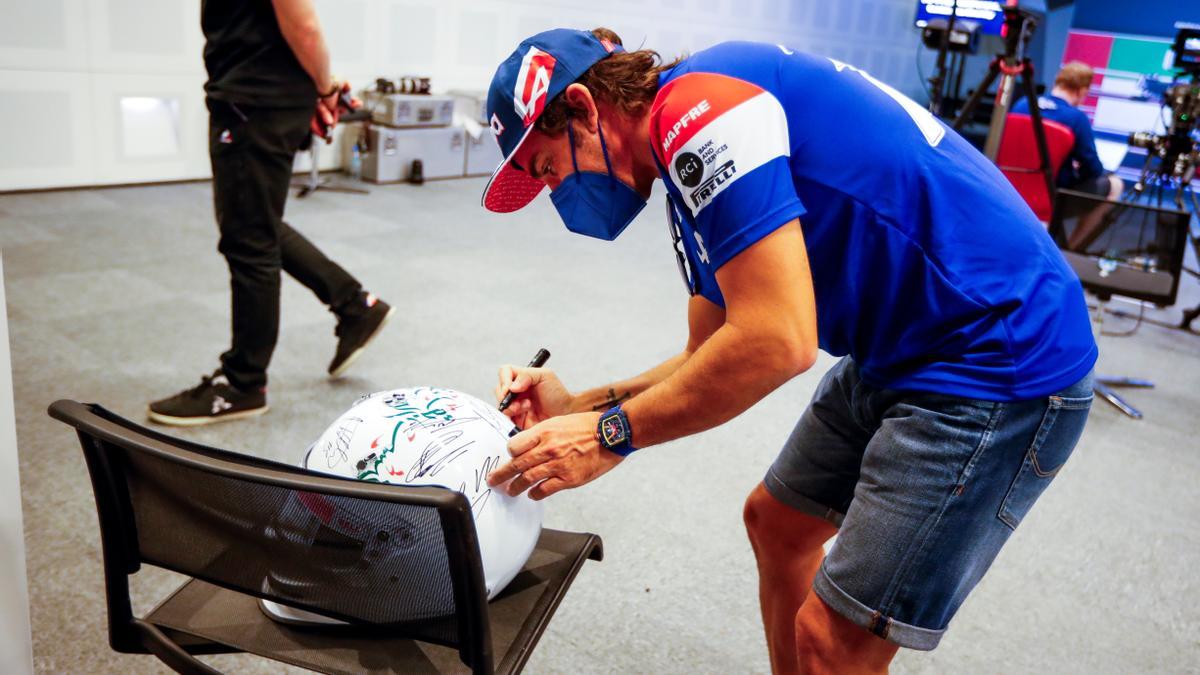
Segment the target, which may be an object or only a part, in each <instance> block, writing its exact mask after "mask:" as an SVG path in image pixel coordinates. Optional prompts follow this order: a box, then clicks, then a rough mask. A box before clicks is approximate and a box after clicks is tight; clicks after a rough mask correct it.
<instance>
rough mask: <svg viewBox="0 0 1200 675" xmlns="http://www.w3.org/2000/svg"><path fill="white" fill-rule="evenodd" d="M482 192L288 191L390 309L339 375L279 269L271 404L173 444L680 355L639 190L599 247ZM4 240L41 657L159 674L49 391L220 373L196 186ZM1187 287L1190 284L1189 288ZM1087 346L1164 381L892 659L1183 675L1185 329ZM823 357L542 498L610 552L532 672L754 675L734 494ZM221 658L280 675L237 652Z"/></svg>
mask: <svg viewBox="0 0 1200 675" xmlns="http://www.w3.org/2000/svg"><path fill="white" fill-rule="evenodd" d="M481 187H482V181H480V180H459V181H450V182H435V183H430V184H427V185H425V186H423V187H410V186H389V187H373V188H372V193H371V194H370V195H369V196H365V197H363V196H354V195H344V194H334V193H319V194H317V195H315V196H313V197H310V198H308V199H305V200H297V199H293V200H292V201H291V202H290V203H289V207H288V219H289V221H290V222H291V223H292V224H293V225H294V226H296V227H297V228H298V229H300V230H301V231H303V232H305V233H306V234H308V235H309V236H310V237H311V238H312V239H313V240H315V241H316V242H317V243H318V244H319V245H320V246H321V247H322V248H323V249H325V251H326V252H327V253H328V254H329V255H330V256H331V257H332V258H334V259H336V260H338V261H340V262H341V264H342V265H344V266H345V267H346V268H348V269H349V270H351V271H352V272H353V273H354V274H355V275H357V276H358V277H359V278H360V279H361V280H362V281H363V282H364V283H365V284H366V285H367V286H368V287H369V288H370V289H372V290H374V291H375V292H377V293H378V294H379V295H380V296H382V297H383V298H385V299H386V300H388V301H389V302H391V303H392V304H394V305H396V306H397V307H398V308H399V310H400V311H399V314H398V320H396V321H395V322H394V323H393V324H392V325H391V326H390V327H389V328H388V329H387V331H386V332H385V333H384V334H383V335H382V336H381V338H380V339H379V341H378V343H377V344H376V345H375V346H373V348H372V349H371V351H369V352H368V353H367V354H366V355H365V356H364V357H363V359H362V360H361V361H360V362H359V363H358V364H357V365H356V366H355V367H354V368H353V369H352V370H351V371H350V373H349V375H348V376H347V377H345V378H344V379H341V380H337V381H330V380H328V379H327V378H326V377H325V366H326V363H327V362H328V359H329V358H330V357H331V355H332V353H333V348H334V336H333V320H332V317H331V315H329V314H328V313H326V312H325V310H324V309H323V308H322V307H321V306H319V304H318V303H317V302H316V301H315V300H314V298H313V297H312V296H311V295H309V294H308V293H307V291H305V290H304V289H303V288H302V287H300V286H299V285H298V284H296V283H295V282H293V281H290V280H289V281H287V282H286V283H285V285H284V292H283V328H282V336H281V339H280V342H279V347H278V349H277V351H276V355H275V360H274V363H273V365H272V369H271V389H270V399H271V405H272V410H271V412H270V413H269V414H268V415H266V416H265V417H262V418H259V419H257V420H254V421H247V422H236V423H230V424H227V425H219V426H214V427H209V428H203V429H196V430H192V431H184V432H180V435H184V436H187V437H189V438H194V439H197V440H200V441H202V442H205V443H209V444H214V445H218V446H222V447H226V448H230V449H235V450H239V451H243V452H247V453H252V454H257V455H261V456H265V457H270V458H274V459H280V460H284V461H297V460H298V459H299V458H300V455H301V452H302V451H303V449H304V448H305V447H306V445H307V444H308V443H309V442H310V441H311V440H312V439H313V438H315V437H316V436H317V435H318V434H319V433H320V432H321V431H322V429H323V428H324V427H325V425H326V424H327V423H328V422H329V421H331V420H332V419H333V418H334V417H336V416H337V415H338V414H339V413H340V412H341V411H342V410H343V409H344V408H345V407H347V406H348V405H349V404H350V403H351V402H352V401H353V400H354V398H355V397H356V396H357V395H358V394H360V393H364V392H369V391H374V390H379V389H383V388H390V387H398V386H405V385H417V384H434V385H439V386H446V387H453V388H458V389H461V390H464V391H467V392H471V393H475V394H477V395H480V396H489V395H490V392H491V389H492V387H493V384H494V379H495V369H496V366H497V365H499V364H500V363H503V362H510V361H511V362H516V361H523V360H525V359H527V358H528V356H529V355H530V354H532V353H533V352H534V351H535V350H536V349H537V348H538V347H539V346H543V345H544V346H546V347H548V348H550V350H551V351H552V352H553V353H554V357H553V359H552V361H551V365H552V366H553V367H555V368H556V369H557V370H558V371H559V373H560V374H561V376H562V377H563V379H564V381H565V382H566V383H567V385H568V386H570V387H576V388H583V387H586V386H592V385H595V384H600V383H603V382H606V381H609V380H611V379H615V378H619V377H622V376H626V375H629V374H632V373H634V372H637V371H640V370H641V369H644V368H646V367H648V366H650V365H652V364H654V363H656V362H657V361H658V360H661V359H663V358H665V357H667V356H669V355H671V354H672V353H674V352H675V351H676V350H678V349H679V348H681V347H682V346H683V340H684V335H685V333H684V331H685V325H684V323H685V322H684V293H683V287H682V284H681V283H680V281H679V279H678V276H677V273H676V270H675V262H674V257H673V255H672V253H671V250H670V244H669V242H668V239H667V235H666V232H665V227H664V225H663V223H662V222H661V219H662V216H661V207H660V206H659V202H658V201H657V199H656V201H655V202H654V203H653V204H652V205H651V208H648V209H647V212H646V214H645V215H643V216H642V217H641V218H640V219H639V221H638V222H637V223H635V224H634V226H632V227H631V229H630V231H629V232H628V233H626V234H625V235H624V236H623V237H622V238H621V239H620V240H619V241H618V242H616V243H615V244H611V245H605V244H602V243H598V242H593V241H590V240H586V239H584V238H582V237H577V236H572V235H569V234H568V233H566V232H565V231H564V230H563V229H562V227H561V225H559V224H558V221H557V218H556V216H555V214H554V212H553V210H552V208H551V207H550V205H549V203H548V200H545V199H543V200H541V201H539V202H538V204H537V205H536V206H534V207H532V208H530V209H528V210H527V212H522V213H520V214H516V215H512V216H508V217H501V216H495V215H491V214H487V213H485V212H484V211H482V210H481V209H480V208H478V206H477V205H478V194H479V190H480V189H481ZM0 246H2V247H3V255H4V260H3V263H4V272H5V283H6V285H7V286H6V288H7V293H8V301H9V305H8V318H9V330H10V334H11V341H12V355H13V376H14V383H15V385H14V386H15V390H16V391H15V394H16V405H17V409H16V414H17V430H18V437H19V449H20V458H21V483H22V490H23V504H24V513H25V526H26V544H27V547H28V570H29V576H30V579H29V582H30V596H31V600H32V620H33V639H34V654H35V660H36V663H37V665H38V669H39V671H41V672H72V673H92V672H120V673H134V672H157V671H161V670H162V669H161V667H159V666H158V665H157V662H156V661H155V660H153V659H152V658H151V657H131V656H122V655H117V654H114V653H112V652H111V651H110V650H109V649H108V647H107V642H106V636H105V627H104V620H103V619H104V593H103V586H102V583H101V576H100V567H99V555H100V552H99V541H98V538H97V532H96V517H95V512H94V505H93V502H92V496H91V491H90V486H89V483H88V478H87V472H86V469H85V467H84V464H83V462H82V458H81V456H80V453H79V450H78V448H77V447H76V445H75V440H74V438H73V436H72V434H71V433H70V432H69V430H68V429H67V428H66V427H63V426H61V425H59V424H58V423H56V422H53V421H51V420H50V419H49V418H48V417H47V416H46V414H45V409H46V405H47V404H48V403H49V402H51V401H52V400H54V399H56V398H62V397H68V398H75V399H79V400H84V401H97V402H101V403H103V404H105V405H106V406H108V407H110V408H112V409H114V410H116V411H118V412H120V413H123V414H125V415H128V416H130V417H133V418H134V419H140V418H141V416H142V414H143V412H142V411H143V409H144V406H145V404H146V402H147V401H149V400H150V399H152V398H155V397H159V396H163V395H166V394H169V393H173V392H174V391H175V390H178V389H180V388H182V387H184V386H189V385H192V384H194V383H195V382H198V378H199V376H200V374H201V373H204V372H207V371H210V370H211V369H212V368H213V367H214V366H215V363H216V356H217V354H218V353H219V351H220V350H221V349H222V348H223V347H224V346H225V344H226V341H227V340H228V303H229V297H228V289H227V277H226V271H225V268H224V263H223V261H222V259H221V258H220V257H219V256H218V255H217V253H216V251H215V248H216V228H215V225H214V224H213V220H212V207H211V193H210V190H209V186H208V185H207V184H203V183H196V184H184V185H169V186H155V187H139V188H124V189H105V190H82V191H69V192H55V193H45V194H30V195H8V196H0ZM1198 301H1200V288H1197V284H1196V282H1195V280H1193V279H1188V280H1187V281H1186V282H1185V286H1184V289H1183V299H1182V303H1184V304H1187V305H1188V306H1191V305H1194V304H1196V303H1197V302H1198ZM618 302H619V303H620V304H619V305H618V304H617V303H618ZM1151 314H1152V315H1153V316H1161V317H1172V316H1176V315H1177V311H1176V312H1175V313H1174V314H1173V313H1171V312H1151ZM614 317H620V318H621V320H614ZM1107 327H1108V328H1110V329H1113V330H1120V329H1121V328H1122V326H1121V325H1119V324H1118V322H1117V321H1111V322H1109V325H1108V326H1107ZM1101 347H1102V356H1101V364H1100V365H1101V370H1103V371H1107V372H1111V373H1124V374H1137V375H1141V376H1145V377H1149V378H1152V379H1154V380H1156V381H1157V382H1158V388H1157V389H1154V390H1151V391H1140V392H1135V393H1134V394H1132V396H1131V398H1132V399H1133V400H1134V401H1136V403H1137V404H1138V405H1140V406H1141V407H1142V408H1144V410H1145V411H1146V419H1145V420H1144V421H1141V422H1135V421H1132V420H1129V419H1126V418H1124V417H1122V416H1121V415H1120V414H1118V413H1117V412H1116V411H1115V410H1114V409H1112V408H1111V407H1109V406H1107V405H1105V404H1103V403H1097V405H1096V408H1095V410H1094V413H1093V414H1092V418H1091V421H1090V423H1089V426H1088V428H1087V431H1086V433H1085V435H1084V438H1083V440H1082V441H1081V443H1080V446H1079V448H1078V450H1077V451H1076V455H1075V457H1074V458H1073V459H1072V461H1071V463H1070V464H1069V465H1068V466H1067V467H1066V469H1065V470H1064V471H1063V473H1062V474H1061V475H1060V477H1059V478H1058V479H1057V480H1056V482H1055V484H1054V485H1053V486H1052V487H1051V489H1050V490H1049V491H1048V492H1047V494H1046V495H1045V497H1044V498H1043V499H1042V501H1041V502H1040V503H1039V505H1038V506H1037V507H1036V508H1035V509H1034V510H1033V512H1032V513H1031V514H1030V516H1029V517H1028V518H1027V519H1026V521H1025V522H1024V523H1023V524H1022V525H1021V527H1020V529H1019V530H1018V532H1017V533H1016V535H1015V536H1014V538H1013V539H1012V541H1011V542H1010V544H1009V545H1008V547H1007V548H1006V549H1005V551H1004V552H1003V553H1002V555H1001V556H1000V558H999V560H998V561H997V563H996V564H995V566H994V567H993V569H992V571H991V573H990V574H989V575H988V576H987V577H986V578H985V579H984V581H983V583H982V584H981V585H980V586H979V588H978V589H977V590H976V592H975V593H974V595H973V596H972V597H971V598H970V599H969V600H968V602H967V603H966V604H965V606H964V607H963V608H962V610H961V611H960V613H959V615H958V617H957V618H956V619H955V621H954V622H953V623H952V624H951V629H950V631H949V633H948V634H947V636H946V638H945V640H944V641H943V643H942V646H941V647H940V648H939V649H938V650H936V651H934V652H932V653H918V652H902V653H901V654H900V655H899V656H898V658H897V659H896V661H895V666H894V672H897V673H949V672H979V673H1001V672H1003V673H1024V672H1055V673H1060V672H1061V673H1066V672H1073V673H1099V672H1103V673H1145V672H1161V673H1177V672H1183V671H1193V672H1195V671H1196V670H1197V669H1198V665H1197V664H1198V663H1200V637H1198V636H1200V609H1197V604H1198V602H1200V574H1197V572H1196V569H1197V563H1200V527H1198V526H1197V516H1200V490H1197V488H1196V486H1197V485H1198V484H1200V442H1198V441H1197V435H1198V432H1200V416H1198V412H1197V411H1200V358H1198V356H1200V337H1197V336H1196V335H1188V334H1185V333H1182V332H1179V331H1173V330H1168V329H1163V328H1159V327H1156V326H1144V327H1143V328H1142V329H1141V330H1140V332H1138V334H1137V335H1135V336H1133V337H1130V338H1104V339H1103V340H1102V345H1101ZM832 362H833V360H832V359H830V358H829V357H824V356H823V357H822V359H821V360H820V361H819V363H818V367H817V368H816V369H814V371H813V372H811V373H808V374H805V375H803V376H801V377H799V378H797V379H796V380H794V381H793V382H791V383H790V384H788V385H787V386H785V387H783V388H782V389H780V390H779V391H777V392H775V393H774V394H772V395H771V396H770V397H768V398H767V399H766V400H764V401H762V402H761V403H760V404H759V405H757V406H756V407H755V408H753V409H752V410H751V411H749V412H748V413H746V414H745V415H743V416H741V417H739V418H738V419H736V420H734V421H733V422H731V423H729V424H727V425H725V426H724V427H722V428H719V429H716V430H714V431H711V432H709V433H706V434H702V435H700V436H697V437H693V438H689V439H686V440H682V441H678V442H675V443H672V444H671V445H670V446H666V447H662V448H656V449H653V450H649V451H647V452H644V453H641V454H640V455H638V456H635V457H634V458H632V459H631V460H630V461H628V462H626V463H624V464H623V465H622V466H620V467H619V468H618V469H617V470H616V471H614V472H612V473H611V474H609V475H608V476H606V477H604V478H603V479H601V480H600V481H598V482H596V483H593V484H592V485H589V486H587V487H585V488H583V489H580V490H576V491H572V492H568V493H564V494H561V495H560V496H557V497H555V498H553V499H551V500H550V501H549V502H548V504H547V510H546V519H547V525H549V526H553V527H559V528H564V529H573V530H588V531H592V532H597V533H599V534H600V535H602V536H603V537H604V540H605V545H606V551H607V558H606V560H605V561H604V562H603V563H600V564H589V565H587V566H586V567H585V568H584V570H583V572H582V573H581V575H580V576H579V578H578V581H577V582H576V584H575V586H574V587H573V588H572V589H571V591H570V593H569V594H568V596H567V597H566V600H565V602H564V603H563V605H562V607H561V609H560V611H559V613H558V615H557V617H556V618H555V620H554V622H553V623H552V624H551V626H550V629H549V631H548V633H547V634H546V636H545V638H544V639H543V641H542V643H541V645H540V646H539V648H538V650H537V651H536V653H535V654H534V656H533V658H532V660H531V661H530V663H529V669H528V670H529V672H533V673H567V672H570V673H574V672H585V673H607V672H621V673H627V672H628V673H697V672H700V673H743V672H765V671H767V669H768V663H767V658H766V649H765V645H764V642H763V638H762V633H761V628H760V623H759V617H758V604H757V597H756V579H755V573H754V562H753V558H752V555H751V552H750V547H749V545H748V543H747V540H746V538H745V535H744V533H743V530H742V526H741V504H742V500H743V497H744V495H745V494H746V493H747V492H748V491H749V490H750V489H751V488H752V487H753V486H754V485H755V483H756V482H757V481H758V480H759V479H760V477H761V475H762V473H763V471H764V469H765V467H766V466H767V465H768V463H769V462H770V461H771V459H772V458H773V457H774V454H775V452H776V450H777V448H778V446H779V445H780V443H781V442H782V441H783V439H784V438H785V437H786V436H787V433H788V431H789V430H790V428H791V425H792V423H793V421H794V419H795V417H796V416H797V415H798V414H799V412H800V410H801V409H802V407H803V406H804V404H805V402H806V401H807V399H808V397H809V395H810V394H811V392H812V389H813V388H814V386H815V384H816V382H817V380H818V378H819V376H820V373H821V372H823V371H824V370H825V369H827V368H828V367H829V366H830V365H831V364H832ZM147 576H148V578H147V579H139V583H138V585H137V587H136V590H137V596H138V598H139V603H140V605H141V607H143V608H144V607H145V606H146V603H148V602H149V601H150V600H151V599H152V598H154V597H155V596H156V594H161V593H163V592H165V590H166V589H167V588H169V587H171V586H172V585H173V584H174V583H176V579H175V578H173V577H172V575H170V574H168V573H165V572H162V573H159V572H155V571H153V570H151V573H149V574H148V575H147ZM213 663H214V664H215V665H217V666H218V667H220V668H223V669H229V670H233V671H235V672H279V668H277V667H276V666H274V665H265V664H262V663H261V662H258V661H255V660H253V659H249V658H246V657H220V658H215V659H214V660H213Z"/></svg>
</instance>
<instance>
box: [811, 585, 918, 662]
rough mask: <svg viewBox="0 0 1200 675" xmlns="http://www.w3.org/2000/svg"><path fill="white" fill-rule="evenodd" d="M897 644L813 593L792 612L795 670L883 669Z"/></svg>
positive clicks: (894, 652)
mask: <svg viewBox="0 0 1200 675" xmlns="http://www.w3.org/2000/svg"><path fill="white" fill-rule="evenodd" d="M899 649H900V647H899V645H896V644H894V643H891V642H888V641H887V640H884V639H883V638H881V637H878V636H876V635H874V634H872V633H870V632H868V631H867V630H866V629H865V628H862V627H861V626H859V625H857V624H855V623H853V622H851V621H850V620H849V619H847V618H846V617H844V616H842V615H841V614H838V613H837V612H835V611H833V609H831V608H830V607H829V605H827V604H825V601H824V600H822V599H821V598H820V597H819V596H818V595H817V594H816V593H813V594H812V595H810V596H809V597H808V599H807V600H805V601H804V605H803V606H802V607H801V608H800V611H799V612H798V613H797V614H796V654H797V660H798V663H799V671H798V672H801V673H806V674H807V675H826V674H828V675H875V674H877V673H886V672H887V669H888V664H890V663H891V662H892V659H893V658H894V657H895V656H896V652H897V651H899Z"/></svg>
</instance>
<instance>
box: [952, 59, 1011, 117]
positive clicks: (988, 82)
mask: <svg viewBox="0 0 1200 675" xmlns="http://www.w3.org/2000/svg"><path fill="white" fill-rule="evenodd" d="M999 74H1000V59H992V62H991V63H990V64H989V65H988V73H987V75H985V76H984V78H983V82H980V83H979V86H978V87H976V88H975V91H973V92H971V98H969V99H967V102H966V103H965V104H963V108H962V110H961V111H959V113H958V117H956V118H954V124H953V125H952V127H953V128H954V130H955V131H962V128H963V127H964V126H965V125H966V123H967V122H969V121H971V115H974V114H975V106H977V105H979V102H980V101H981V100H983V96H984V94H986V93H987V90H988V87H990V86H992V83H993V82H995V81H996V77H997V76H998V75H999Z"/></svg>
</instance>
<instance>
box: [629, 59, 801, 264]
mask: <svg viewBox="0 0 1200 675" xmlns="http://www.w3.org/2000/svg"><path fill="white" fill-rule="evenodd" d="M650 134H651V142H652V143H654V144H655V147H654V152H655V155H656V156H657V158H658V160H659V164H660V166H661V168H662V170H663V171H664V172H665V173H666V174H667V176H666V178H667V179H668V180H669V181H670V182H671V184H672V185H673V187H674V188H675V189H677V190H678V192H679V195H680V201H681V202H682V204H683V206H684V208H686V209H687V210H688V211H689V213H690V215H691V216H692V220H693V222H694V223H695V226H696V230H697V232H698V233H699V235H700V240H699V241H698V244H700V246H699V250H698V254H699V255H700V257H701V259H702V260H703V262H705V263H707V264H709V265H710V266H711V268H712V269H713V270H716V269H719V268H720V267H721V266H722V265H724V264H725V263H726V262H728V261H729V260H731V259H732V258H733V257H734V256H736V255H737V254H739V253H741V252H742V251H743V250H745V249H746V248H747V247H749V246H750V245H752V244H754V243H755V242H757V241H759V240H760V239H762V238H763V237H765V236H767V235H768V234H770V233H771V232H774V231H775V230H776V229H778V228H779V227H780V226H782V225H784V224H785V223H787V222H789V221H791V220H793V219H795V218H798V217H800V216H801V215H803V214H804V206H803V205H802V204H801V203H800V199H799V197H797V195H796V188H795V185H794V184H793V182H792V175H791V170H790V168H789V165H788V157H789V156H790V154H791V150H790V145H789V141H788V125H787V115H786V113H785V112H784V109H783V106H782V105H781V104H780V102H779V100H778V99H777V98H775V97H774V96H773V95H772V94H771V93H770V92H768V91H766V90H764V89H762V88H761V87H758V86H757V85H754V84H752V83H750V82H746V81H745V80H741V79H738V78H735V77H730V76H727V75H720V74H716V73H688V74H686V75H683V76H681V77H679V78H678V79H675V80H672V81H671V82H669V83H668V84H667V85H666V86H664V87H663V89H662V90H661V91H660V92H659V95H658V98H657V99H656V100H655V103H654V106H653V108H652V109H651V117H650ZM705 258H707V259H706V260H705Z"/></svg>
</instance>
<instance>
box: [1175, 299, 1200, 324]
mask: <svg viewBox="0 0 1200 675" xmlns="http://www.w3.org/2000/svg"><path fill="white" fill-rule="evenodd" d="M1197 317H1200V305H1196V306H1195V307H1193V308H1192V309H1189V310H1187V311H1185V312H1184V313H1183V322H1182V323H1180V324H1179V327H1180V328H1182V329H1184V330H1191V329H1192V322H1193V321H1195V320H1196V318H1197Z"/></svg>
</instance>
